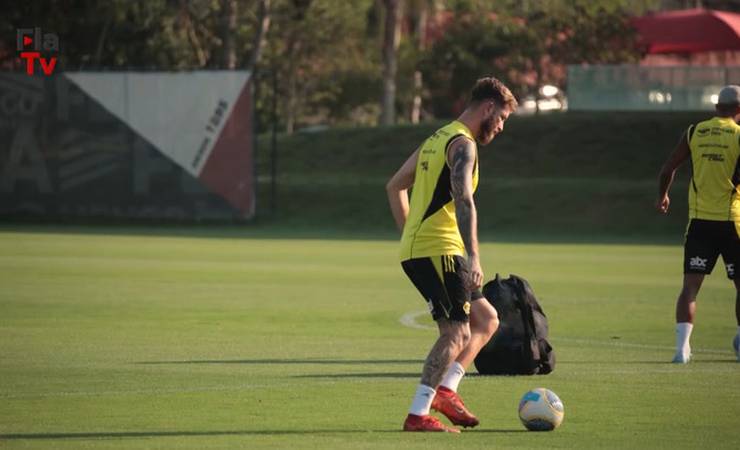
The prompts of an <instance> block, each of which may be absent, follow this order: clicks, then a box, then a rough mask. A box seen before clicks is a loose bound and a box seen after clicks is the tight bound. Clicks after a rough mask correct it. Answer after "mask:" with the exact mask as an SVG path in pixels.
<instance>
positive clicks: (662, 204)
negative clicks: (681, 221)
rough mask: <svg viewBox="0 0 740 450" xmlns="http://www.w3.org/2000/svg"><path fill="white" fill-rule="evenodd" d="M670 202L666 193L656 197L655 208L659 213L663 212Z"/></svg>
mask: <svg viewBox="0 0 740 450" xmlns="http://www.w3.org/2000/svg"><path fill="white" fill-rule="evenodd" d="M670 204H671V199H670V198H668V195H667V194H666V195H664V196H663V198H658V200H656V201H655V209H657V210H658V212H659V213H661V214H665V213H667V212H668V206H670Z"/></svg>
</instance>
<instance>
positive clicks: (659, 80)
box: [567, 65, 740, 111]
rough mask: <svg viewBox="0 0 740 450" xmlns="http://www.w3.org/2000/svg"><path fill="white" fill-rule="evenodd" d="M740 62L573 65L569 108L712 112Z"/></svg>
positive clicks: (739, 76)
mask: <svg viewBox="0 0 740 450" xmlns="http://www.w3.org/2000/svg"><path fill="white" fill-rule="evenodd" d="M728 84H740V66H729V67H721V66H719V67H700V66H670V67H652V66H651V67H646V66H637V65H593V66H576V65H572V66H568V87H567V93H568V109H570V110H574V111H707V110H712V109H713V108H714V103H716V101H717V99H716V95H717V93H718V92H719V90H720V89H721V88H722V87H723V86H725V85H728Z"/></svg>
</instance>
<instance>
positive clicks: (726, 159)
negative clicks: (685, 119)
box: [687, 117, 740, 221]
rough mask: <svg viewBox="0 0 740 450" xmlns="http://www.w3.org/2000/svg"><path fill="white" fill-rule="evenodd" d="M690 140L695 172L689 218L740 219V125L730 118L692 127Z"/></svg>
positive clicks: (692, 178)
mask: <svg viewBox="0 0 740 450" xmlns="http://www.w3.org/2000/svg"><path fill="white" fill-rule="evenodd" d="M687 138H688V144H689V149H690V150H691V164H692V169H693V175H692V177H691V184H690V186H689V218H690V219H706V220H732V221H738V220H740V199H738V193H740V191H738V184H740V173H738V169H739V167H738V157H740V126H738V124H736V123H735V121H734V120H733V119H732V118H730V117H714V118H712V119H709V120H706V121H704V122H699V123H698V124H697V125H696V126H693V125H692V126H690V127H689V129H688V131H687Z"/></svg>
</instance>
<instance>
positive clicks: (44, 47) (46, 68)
mask: <svg viewBox="0 0 740 450" xmlns="http://www.w3.org/2000/svg"><path fill="white" fill-rule="evenodd" d="M15 37H16V50H18V53H19V56H20V58H21V59H25V60H26V73H27V74H28V75H33V74H34V72H35V68H36V60H37V59H38V60H39V65H40V66H41V71H42V72H44V75H51V74H52V73H53V72H54V67H55V66H56V65H57V59H58V56H57V55H58V54H59V37H58V36H57V35H56V34H54V33H42V32H41V28H39V27H36V28H19V29H17V30H16V33H15ZM42 51H43V56H42Z"/></svg>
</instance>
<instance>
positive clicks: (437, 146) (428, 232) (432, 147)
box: [401, 121, 478, 261]
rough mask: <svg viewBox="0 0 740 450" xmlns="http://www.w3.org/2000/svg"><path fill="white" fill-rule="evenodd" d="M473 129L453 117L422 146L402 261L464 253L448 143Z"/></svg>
mask: <svg viewBox="0 0 740 450" xmlns="http://www.w3.org/2000/svg"><path fill="white" fill-rule="evenodd" d="M460 136H466V137H467V138H469V139H470V140H472V141H473V142H475V140H474V139H473V135H472V134H471V133H470V130H468V128H467V127H466V126H465V125H463V124H462V123H460V122H458V121H454V122H452V123H449V124H447V125H445V126H444V127H442V128H440V129H439V130H437V131H435V132H434V134H433V135H431V136H430V137H429V138H427V140H426V141H424V143H423V144H422V145H421V148H420V150H419V158H418V160H417V162H416V174H415V177H414V186H413V188H412V192H411V201H410V204H409V215H408V217H407V218H406V225H405V226H404V227H403V235H402V237H401V261H404V260H407V259H411V258H422V257H426V256H439V255H460V256H464V255H465V244H464V243H463V240H462V237H461V236H460V231H459V230H458V228H457V218H456V216H455V203H454V201H453V200H452V188H451V185H450V167H449V165H448V164H447V147H448V146H449V145H450V142H452V141H453V140H454V139H456V138H458V137H460ZM477 187H478V153H477V150H476V156H475V168H474V169H473V191H475V189H476V188H477Z"/></svg>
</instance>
